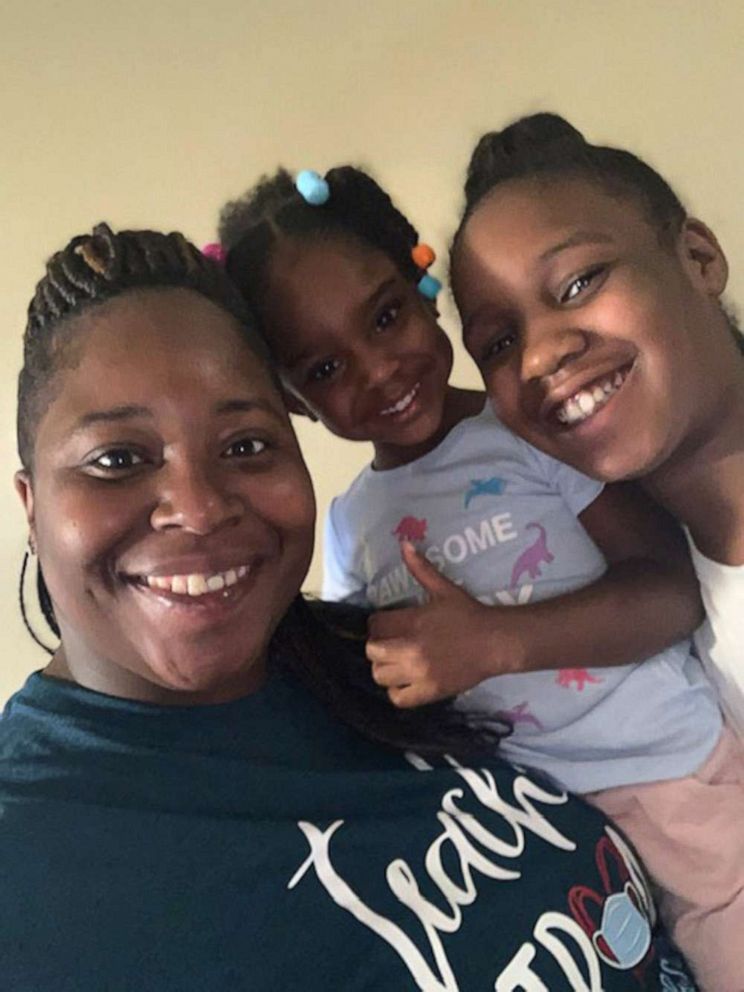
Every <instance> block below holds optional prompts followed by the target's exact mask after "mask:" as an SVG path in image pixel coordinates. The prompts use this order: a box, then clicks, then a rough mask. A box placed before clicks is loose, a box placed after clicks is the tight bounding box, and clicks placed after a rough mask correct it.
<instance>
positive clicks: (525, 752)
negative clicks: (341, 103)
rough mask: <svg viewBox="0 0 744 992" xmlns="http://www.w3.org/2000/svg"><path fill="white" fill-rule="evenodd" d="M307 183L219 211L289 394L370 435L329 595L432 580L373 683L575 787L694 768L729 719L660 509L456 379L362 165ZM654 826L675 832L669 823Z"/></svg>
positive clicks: (384, 201)
mask: <svg viewBox="0 0 744 992" xmlns="http://www.w3.org/2000/svg"><path fill="white" fill-rule="evenodd" d="M307 179H308V177H307V175H306V174H301V176H300V177H299V185H300V186H301V188H302V190H303V192H304V194H305V195H303V192H301V191H300V190H298V189H297V188H295V184H294V183H293V182H292V179H291V177H290V176H289V175H288V174H287V173H286V172H283V171H282V172H279V173H278V174H277V175H276V176H275V177H274V178H273V179H270V180H265V181H264V182H262V183H261V184H259V185H258V187H257V188H256V189H255V190H253V191H251V192H249V194H248V195H247V197H246V198H245V199H244V200H242V201H239V202H237V203H234V204H229V205H228V206H227V207H226V208H225V210H224V211H223V215H222V221H221V227H220V235H221V240H222V245H223V248H224V249H225V250H226V252H227V259H226V261H227V268H228V272H229V273H230V275H231V276H232V277H233V278H234V279H235V281H236V282H237V283H238V285H239V286H240V288H241V289H242V291H243V292H244V293H245V294H246V296H247V298H248V299H250V301H251V303H252V305H253V306H254V307H255V308H256V309H257V310H258V313H259V316H260V319H261V322H262V325H263V330H264V332H265V334H266V336H267V338H268V339H269V341H270V344H271V346H272V348H273V349H274V352H275V355H276V356H277V358H278V361H279V364H280V371H281V374H282V376H283V379H284V382H285V384H286V387H287V390H288V393H289V396H290V399H291V400H292V401H293V402H294V403H295V405H296V406H297V408H298V409H304V410H307V411H308V412H309V413H311V414H312V415H313V416H316V417H318V418H319V419H321V420H322V421H323V422H324V423H325V424H326V426H327V427H328V428H329V429H330V430H332V431H333V432H334V433H336V434H338V435H340V436H342V437H345V438H349V439H352V440H367V441H372V443H373V445H374V461H373V463H372V465H370V466H369V468H367V469H365V470H364V471H363V472H362V474H361V475H360V476H359V477H358V478H357V479H356V481H355V482H354V483H353V484H352V485H351V487H350V488H349V490H348V491H347V492H346V493H345V494H344V495H343V496H341V497H339V498H338V499H336V500H335V501H334V503H333V506H332V509H331V512H330V515H329V518H328V522H327V532H326V549H325V565H326V582H325V587H324V594H325V595H326V596H330V597H332V598H336V599H347V600H352V601H355V602H365V603H367V604H368V605H371V606H373V607H388V606H391V605H396V604H397V605H399V604H411V603H416V602H417V601H418V602H420V601H421V600H422V598H425V597H424V596H423V595H422V587H423V590H425V591H426V592H427V593H428V594H429V597H430V598H429V601H428V602H426V603H424V604H423V605H418V606H410V605H409V606H408V608H406V609H402V610H397V611H384V612H378V613H377V614H376V615H375V616H374V617H373V618H372V620H371V623H370V642H369V646H368V655H369V658H370V660H371V661H372V666H373V673H374V677H375V679H376V681H377V682H378V683H379V684H380V685H382V686H384V687H386V688H387V689H388V691H389V695H390V698H391V699H392V700H393V702H394V703H396V704H397V705H398V706H402V707H406V706H415V705H418V704H420V703H425V702H430V701H431V700H434V699H437V698H441V697H443V696H450V695H454V694H456V693H463V694H464V695H463V696H462V697H461V698H460V700H459V705H460V706H461V707H463V708H464V709H466V710H468V711H470V712H473V711H475V712H483V711H485V712H488V713H490V714H492V716H493V717H494V718H502V719H504V718H505V719H508V720H509V721H510V722H511V724H512V725H513V727H514V732H513V734H512V735H511V737H509V738H508V739H507V740H505V741H504V742H503V750H504V753H505V754H507V755H508V756H509V757H510V759H512V760H514V761H517V762H519V763H523V764H525V765H529V766H531V767H534V768H539V769H541V770H543V771H545V772H547V773H548V774H550V775H551V776H552V777H554V778H555V779H558V780H559V781H560V782H561V783H562V784H563V785H565V786H567V787H568V788H571V789H573V790H575V791H578V792H583V793H589V792H594V791H597V790H606V789H609V788H619V787H623V786H628V785H635V784H637V783H648V782H653V781H657V780H671V779H681V778H685V777H686V776H689V775H691V774H693V773H694V772H695V771H696V770H697V769H699V768H700V767H701V766H702V765H704V763H705V762H706V761H707V760H708V759H709V758H710V755H711V753H712V752H713V750H714V748H715V747H716V744H717V743H718V741H719V738H720V736H721V717H720V713H719V710H718V706H717V704H716V701H715V698H714V693H713V692H712V690H711V688H710V687H709V685H708V684H707V682H706V681H705V680H704V678H703V677H702V674H701V671H700V668H699V664H698V662H697V661H696V660H695V659H694V658H693V657H692V656H691V654H690V650H689V644H688V643H687V642H681V643H674V642H675V641H678V640H679V638H680V637H682V636H683V635H684V634H687V633H689V632H690V631H691V629H692V628H693V627H694V626H695V624H696V623H697V622H699V615H698V613H697V610H696V607H695V604H694V597H693V596H691V591H690V586H689V573H688V570H687V567H686V565H685V564H684V559H683V557H682V556H681V555H680V548H679V545H678V544H677V543H676V541H675V537H674V535H673V533H670V529H669V526H668V523H667V521H666V519H665V518H664V517H663V516H662V515H660V514H659V512H657V511H655V510H654V509H652V508H651V507H650V506H649V505H648V503H647V502H644V501H643V500H642V499H641V498H640V497H639V495H638V494H637V493H634V492H632V491H630V490H629V489H628V488H627V487H619V488H618V487H615V488H613V487H609V488H607V489H604V490H602V487H601V486H600V485H598V484H596V483H594V482H592V481H590V480H589V479H587V478H586V477H585V476H583V475H580V474H579V473H577V472H575V471H573V470H572V469H569V468H567V467H566V466H563V465H561V464H560V463H558V462H557V461H555V460H554V459H552V458H549V457H546V456H544V455H542V454H541V453H539V452H538V451H536V450H535V449H533V448H531V447H529V446H528V445H527V444H525V443H524V442H523V441H521V440H519V439H518V438H516V437H515V436H514V435H513V434H511V433H510V432H509V431H507V430H506V429H505V428H504V427H503V426H502V425H501V424H500V423H499V421H498V420H497V419H496V418H495V416H494V414H493V412H492V410H491V409H490V407H484V395H483V394H482V393H475V392H469V391H464V390H460V389H456V388H454V387H452V386H451V385H449V384H448V380H449V375H450V371H451V364H452V350H451V346H450V344H449V341H448V339H447V337H446V335H445V334H444V332H443V331H442V329H441V328H440V327H439V325H438V324H437V319H436V311H435V308H434V306H433V303H432V302H431V300H429V299H428V298H427V297H426V296H425V295H422V293H421V292H420V288H422V289H424V290H429V288H430V284H429V283H428V281H427V280H426V279H424V269H423V268H422V267H421V263H426V262H427V261H428V260H429V259H428V258H427V257H426V254H427V253H426V252H425V251H424V250H423V246H421V245H419V244H418V236H417V233H416V231H415V229H414V228H413V227H412V226H411V225H410V224H409V223H408V221H407V220H406V219H405V218H404V217H403V216H402V215H401V214H400V213H399V211H397V210H396V209H395V207H394V206H393V205H392V203H391V202H390V199H389V198H388V197H387V195H386V194H385V193H384V192H383V191H382V190H381V189H380V188H379V187H378V186H377V184H376V183H374V182H373V180H372V179H370V178H369V177H368V176H367V175H365V174H364V173H362V172H360V171H359V170H356V169H352V168H341V169H334V170H332V171H331V172H330V173H328V175H327V176H326V177H325V179H320V177H316V178H315V180H314V185H313V184H312V183H311V184H310V187H309V188H308V187H307V186H305V182H306V181H307ZM310 179H312V177H310ZM306 197H307V198H306ZM313 201H315V202H313ZM318 201H321V202H318ZM412 252H413V255H412ZM422 280H423V286H422V285H421V282H422ZM412 541H416V542H417V544H418V546H419V549H420V552H421V554H420V555H417V554H416V553H415V552H414V551H413V549H412V547H411V546H410V542H412ZM401 544H402V547H403V555H404V558H405V564H403V563H401V560H400V547H401ZM406 566H407V567H406ZM407 569H409V570H410V572H411V573H412V574H413V578H412V577H411V575H409V571H408V570H407ZM414 578H415V579H417V580H418V583H416V582H415V581H414ZM460 585H463V586H464V587H465V589H466V590H467V593H470V594H471V595H467V593H466V592H465V591H463V590H462V589H460V588H459V586H460ZM476 597H477V598H476ZM537 600H540V602H537ZM512 604H519V608H518V609H502V608H501V607H502V606H503V605H512ZM654 652H658V653H657V654H656V656H655V657H653V658H650V659H648V660H646V661H645V662H643V663H639V662H640V659H642V658H643V657H644V656H646V655H649V654H653V653H654ZM494 675H499V676H501V677H500V678H498V679H493V678H491V676H494ZM654 829H655V831H656V832H657V833H658V834H659V835H661V836H662V837H663V838H664V841H663V843H664V844H666V845H668V844H669V843H670V839H669V838H670V833H669V825H668V824H666V823H664V822H658V823H655V824H654ZM689 857H694V853H692V854H688V852H685V851H680V852H679V854H678V860H679V862H680V864H681V865H682V866H683V870H686V868H685V867H684V866H686V862H687V860H688V858H689ZM721 858H722V860H723V861H725V862H726V863H728V861H729V856H728V853H727V852H723V851H722V852H721Z"/></svg>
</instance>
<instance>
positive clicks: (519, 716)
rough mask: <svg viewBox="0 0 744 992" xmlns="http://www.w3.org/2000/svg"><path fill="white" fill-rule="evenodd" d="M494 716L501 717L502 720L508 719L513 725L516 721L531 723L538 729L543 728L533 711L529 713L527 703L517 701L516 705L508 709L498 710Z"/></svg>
mask: <svg viewBox="0 0 744 992" xmlns="http://www.w3.org/2000/svg"><path fill="white" fill-rule="evenodd" d="M496 716H498V717H501V719H502V720H508V721H509V723H511V724H513V725H514V726H515V727H516V725H517V724H518V723H531V724H532V726H533V727H536V728H537V729H538V730H543V729H544V728H543V725H542V724H541V723H540V721H539V720H538V719H537V717H536V716H535V715H534V713H530V710H529V704H528V703H519V704H518V705H517V706H512V708H511V709H510V710H499V712H498V713H497V714H496Z"/></svg>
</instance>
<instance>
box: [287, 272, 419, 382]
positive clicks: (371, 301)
mask: <svg viewBox="0 0 744 992" xmlns="http://www.w3.org/2000/svg"><path fill="white" fill-rule="evenodd" d="M399 278H400V277H399V276H390V277H389V278H388V279H384V280H383V281H382V282H381V283H380V285H379V286H378V287H377V288H376V289H373V290H372V292H371V293H370V294H369V296H367V297H366V298H365V299H364V300H362V302H361V303H360V304H359V310H369V309H371V308H372V307H374V306H375V304H377V303H378V302H379V300H380V298H381V297H383V296H384V295H385V293H387V292H388V290H389V289H391V288H392V287H393V286H395V285H396V283H397V282H398V279H399ZM322 350H326V349H322V348H317V347H315V346H314V345H313V344H310V345H308V346H307V347H306V348H303V349H302V351H298V352H297V354H295V355H289V357H288V358H287V359H286V361H285V362H283V365H284V367H285V368H286V369H288V370H290V371H292V370H294V369H296V368H297V367H298V366H299V365H302V364H303V363H304V362H307V361H308V360H309V359H310V358H314V357H315V355H316V354H317V353H318V351H322Z"/></svg>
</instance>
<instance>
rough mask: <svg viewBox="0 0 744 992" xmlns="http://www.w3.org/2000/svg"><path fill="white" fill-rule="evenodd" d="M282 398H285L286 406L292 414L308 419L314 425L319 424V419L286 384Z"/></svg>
mask: <svg viewBox="0 0 744 992" xmlns="http://www.w3.org/2000/svg"><path fill="white" fill-rule="evenodd" d="M282 396H283V398H284V405H285V406H286V408H287V409H288V410H289V412H290V413H294V414H297V416H298V417H307V418H308V419H309V420H312V422H313V423H314V424H317V422H318V418H317V417H316V416H315V414H314V413H313V412H312V410H309V409H308V408H307V407H306V406H305V404H304V403H303V401H302V400H301V399H300V397H299V396H297V395H296V394H295V393H293V392H292V390H291V389H289V388H288V387H287V386H285V385H284V384H282Z"/></svg>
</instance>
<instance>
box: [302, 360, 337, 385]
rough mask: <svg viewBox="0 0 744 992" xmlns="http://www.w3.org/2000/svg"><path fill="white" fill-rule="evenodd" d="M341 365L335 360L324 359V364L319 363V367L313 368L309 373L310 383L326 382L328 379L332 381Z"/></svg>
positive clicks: (314, 366)
mask: <svg viewBox="0 0 744 992" xmlns="http://www.w3.org/2000/svg"><path fill="white" fill-rule="evenodd" d="M340 364H341V363H340V362H339V361H338V360H337V359H335V358H324V359H323V361H322V362H318V364H317V365H313V367H312V368H311V369H310V370H309V371H308V373H307V380H308V382H325V381H326V380H327V379H331V378H332V377H333V376H334V374H335V373H336V371H337V370H338V368H339V365H340Z"/></svg>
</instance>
